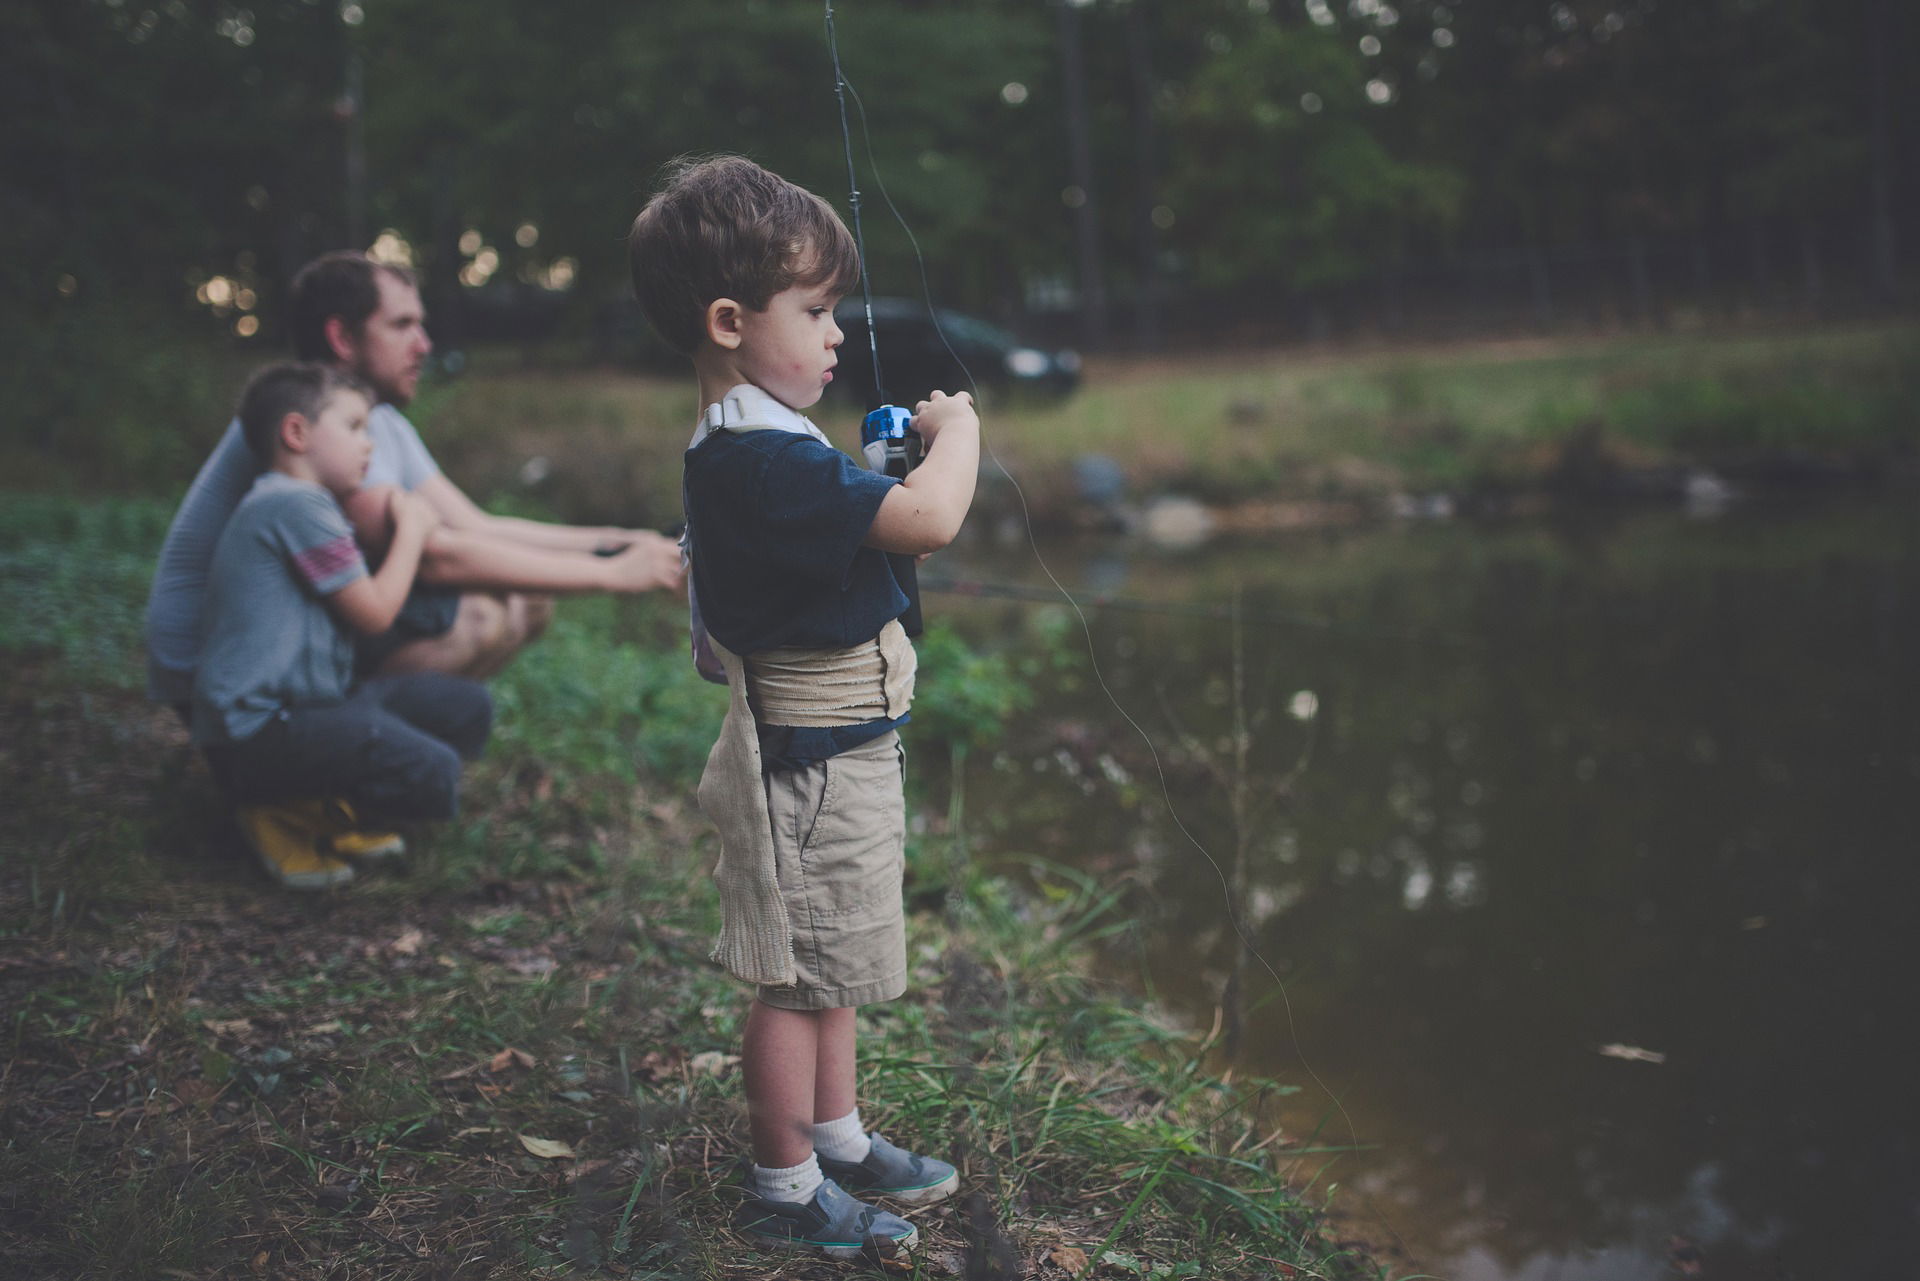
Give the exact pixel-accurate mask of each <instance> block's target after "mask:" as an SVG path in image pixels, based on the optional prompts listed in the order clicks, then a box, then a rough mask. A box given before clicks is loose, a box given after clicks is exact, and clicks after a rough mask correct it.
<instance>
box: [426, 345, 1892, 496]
mask: <svg viewBox="0 0 1920 1281" xmlns="http://www.w3.org/2000/svg"><path fill="white" fill-rule="evenodd" d="M1916 401H1920V328H1916V327H1914V326H1912V325H1886V326H1880V327H1875V328H1866V329H1854V330H1846V331H1808V332H1792V333H1747V334H1727V335H1712V334H1685V335H1660V336H1643V335H1635V336H1625V337H1611V338H1583V339H1552V340H1547V339H1542V340H1529V341H1517V342H1501V343H1471V344H1460V345H1457V346H1444V347H1430V348H1422V349H1411V350H1409V349H1379V350H1361V351H1347V350H1313V349H1295V350H1269V351H1237V352H1232V353H1225V354H1222V355H1220V356H1218V357H1214V358H1207V359H1199V358H1166V359H1159V358H1132V357H1106V358H1097V359H1094V360H1092V361H1090V362H1089V365H1088V369H1087V373H1086V379H1085V385H1084V387H1083V388H1082V390H1081V391H1080V392H1078V393H1077V394H1076V395H1074V396H1073V397H1072V398H1070V399H1068V400H1066V401H1064V402H1061V403H1058V404H1033V403H1025V402H1021V401H1017V400H1016V401H1013V402H1011V403H1007V404H1002V405H989V407H988V414H987V425H988V444H989V446H990V447H991V448H992V450H993V452H994V453H995V454H996V455H997V457H998V458H999V459H1000V460H1001V461H1002V462H1003V463H1004V464H1005V465H1006V467H1007V468H1008V470H1009V471H1011V472H1012V474H1013V475H1014V476H1015V478H1017V479H1018V480H1019V481H1020V483H1021V484H1022V486H1023V487H1024V488H1025V489H1026V490H1027V491H1028V497H1029V499H1030V501H1031V502H1032V503H1033V505H1034V507H1035V509H1036V511H1037V513H1038V515H1039V516H1040V517H1041V518H1042V519H1063V518H1066V517H1067V516H1069V515H1070V514H1071V510H1072V508H1073V507H1074V492H1075V486H1074V480H1073V463H1074V460H1075V459H1076V458H1079V457H1081V456H1082V455H1086V454H1100V455H1105V456H1107V457H1110V458H1112V459H1113V460H1114V461H1115V462H1117V463H1118V464H1119V466H1120V468H1121V470H1122V471H1123V472H1124V473H1125V475H1126V477H1127V481H1128V486H1129V489H1130V491H1131V493H1132V494H1133V496H1134V497H1135V498H1144V497H1147V496H1151V495H1153V494H1156V493H1180V494H1184V495H1188V496H1191V497H1195V498H1198V499H1201V500H1202V501H1205V502H1210V503H1214V504H1219V505H1232V504H1241V503H1247V502H1254V501H1273V500H1279V501H1293V502H1316V501H1317V502H1338V503H1350V504H1358V505H1359V506H1360V507H1361V508H1363V509H1366V510H1377V509H1380V508H1381V507H1383V506H1384V505H1385V504H1386V503H1387V502H1388V500H1390V499H1391V498H1392V497H1393V496H1394V495H1403V494H1423V493H1434V492H1445V493H1449V494H1454V495H1462V496H1474V495H1496V494H1504V495H1511V494H1524V493H1540V492H1547V491H1557V492H1560V493H1562V494H1564V495H1566V496H1569V497H1575V498H1578V497H1583V496H1584V497H1599V498H1604V497H1610V496H1613V494H1612V492H1611V489H1612V488H1616V487H1617V488H1621V489H1624V490H1626V491H1628V492H1632V491H1633V490H1634V488H1635V487H1634V485H1633V483H1632V478H1633V477H1636V476H1649V475H1661V474H1665V473H1681V472H1684V471H1686V470H1688V469H1694V468H1704V469H1708V470H1712V471H1715V472H1717V473H1721V474H1724V475H1726V476H1727V477H1729V478H1730V479H1732V480H1734V481H1736V482H1744V483H1750V484H1755V485H1763V484H1772V483H1783V484H1793V483H1798V482H1804V481H1808V480H1819V479H1827V478H1835V477H1855V478H1872V477H1875V476H1879V475H1884V474H1886V473H1887V472H1889V471H1891V470H1896V469H1901V468H1909V467H1911V465H1912V461H1913V459H1914V456H1915V451H1914V440H1915V421H1914V416H1913V410H1912V406H1913V405H1914V404H1915V403H1916ZM692 414H693V402H692V392H691V389H690V388H689V387H688V386H686V385H685V380H659V379H648V378H634V377H625V376H610V375H577V376H568V377H559V376H549V375H536V374H528V373H525V372H520V371H514V372H506V371H499V372H488V371H486V370H484V369H482V370H481V371H480V372H478V373H476V374H475V375H473V376H472V377H470V378H469V379H467V380H465V381H464V382H462V383H459V384H455V385H452V386H449V387H447V388H445V389H443V391H442V392H441V393H440V395H439V397H438V398H437V399H436V400H435V401H434V402H433V403H432V404H431V405H429V406H428V407H427V413H426V415H425V417H426V419H427V422H428V428H427V430H428V433H429V437H430V439H431V441H432V443H433V445H434V447H435V449H436V450H438V451H440V452H442V453H443V454H444V455H446V456H447V457H449V458H451V459H456V460H458V461H457V462H456V463H450V464H449V466H450V469H451V470H453V471H454V472H455V473H456V474H459V475H461V476H463V477H471V478H473V483H474V484H475V485H476V486H477V487H478V488H479V489H480V490H481V492H491V493H495V494H499V495H501V496H503V497H506V498H508V499H509V500H518V501H527V502H533V503H538V504H545V505H548V506H552V507H555V508H558V509H560V510H564V511H566V512H568V513H569V514H570V515H577V516H579V517H582V518H588V517H591V518H594V519H611V518H614V517H622V518H626V519H646V518H655V519H664V518H665V517H663V516H662V515H661V514H662V513H673V512H677V510H678V495H677V492H676V490H675V488H674V486H675V485H676V484H677V475H678V471H677V466H676V461H675V460H676V457H677V454H678V452H679V450H680V449H682V448H684V445H685V438H686V431H687V428H686V424H687V422H688V421H689V420H690V419H691V416H692ZM815 417H816V418H818V419H820V420H821V421H822V422H825V423H827V424H829V425H837V426H842V427H843V426H847V425H849V424H851V422H852V418H853V410H852V409H851V408H850V407H848V406H846V405H843V404H836V403H835V402H834V401H832V400H829V401H828V402H826V404H825V405H824V406H823V407H822V409H820V410H819V411H816V413H815ZM836 429H837V427H836ZM536 459H537V460H539V461H537V462H534V463H532V465H531V466H529V461H530V460H536ZM997 479H998V478H997V472H996V469H995V468H993V466H992V464H991V463H989V464H988V480H989V486H988V489H987V491H986V495H985V496H986V498H987V501H989V502H992V501H994V500H995V498H996V496H998V497H999V498H1000V500H1001V501H1005V497H1004V494H1003V493H1000V494H998V495H997V491H996V485H995V483H996V482H997ZM1002 488H1004V487H1002Z"/></svg>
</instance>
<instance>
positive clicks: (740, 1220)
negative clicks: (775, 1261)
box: [733, 1179, 920, 1259]
mask: <svg viewBox="0 0 1920 1281" xmlns="http://www.w3.org/2000/svg"><path fill="white" fill-rule="evenodd" d="M733 1226H734V1229H735V1230H736V1231H738V1232H739V1233H740V1234H741V1235H743V1236H745V1237H746V1238H747V1239H748V1240H749V1241H752V1242H753V1243H754V1244H756V1245H763V1246H768V1247H770V1248H772V1249H775V1250H808V1251H815V1250H817V1251H819V1252H820V1253H821V1254H824V1255H826V1256H827V1257H828V1258H829V1259H857V1258H859V1257H860V1256H861V1255H862V1254H870V1255H877V1256H878V1257H880V1258H883V1259H890V1258H893V1257H894V1256H895V1255H897V1254H899V1253H900V1252H901V1251H904V1250H911V1249H912V1248H913V1247H914V1246H915V1245H916V1244H917V1243H918V1242H919V1240H920V1233H919V1231H918V1229H916V1228H915V1227H914V1226H913V1225H912V1224H911V1223H908V1222H907V1221H906V1220H905V1219H903V1218H901V1217H900V1216H899V1215H896V1214H888V1213H887V1212H886V1211H885V1210H882V1209H879V1208H878V1207H876V1206H871V1205H868V1204H867V1203H866V1202H865V1201H856V1200H854V1199H853V1198H852V1197H850V1196H848V1195H847V1194H846V1193H845V1192H843V1191H841V1189H840V1185H839V1184H837V1183H835V1182H834V1181H833V1180H832V1179H828V1180H827V1181H826V1182H824V1183H822V1184H821V1185H820V1190H819V1191H818V1192H815V1193H814V1194H813V1200H811V1201H769V1200H767V1199H766V1198H764V1197H754V1198H753V1199H752V1200H750V1201H748V1202H747V1203H746V1204H745V1205H743V1206H741V1207H740V1209H739V1211H738V1212H737V1213H736V1214H735V1215H734V1216H733Z"/></svg>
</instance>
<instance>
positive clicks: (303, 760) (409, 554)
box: [191, 362, 493, 889]
mask: <svg viewBox="0 0 1920 1281" xmlns="http://www.w3.org/2000/svg"><path fill="white" fill-rule="evenodd" d="M372 406H373V398H372V395H371V393H370V392H369V391H368V389H367V388H366V387H365V386H364V385H363V384H362V383H361V382H360V381H359V379H358V378H356V377H355V376H354V375H352V374H350V373H347V372H345V371H343V370H341V369H339V368H336V367H334V366H329V365H322V364H301V363H296V362H288V363H285V364H277V365H270V366H268V367H267V368H265V369H263V370H261V371H260V372H259V373H257V374H256V375H254V377H253V379H252V381H250V382H249V383H248V384H247V389H246V392H245V394H244V395H243V396H242V397H241V401H240V425H241V430H242V432H243V433H244V434H245V437H246V441H247V444H248V446H249V447H250V448H251V449H252V451H253V453H254V455H255V456H256V457H257V458H258V459H259V460H260V461H261V463H262V465H263V466H264V467H265V468H266V470H265V471H263V472H262V473H261V475H260V478H259V479H258V480H256V481H255V482H254V484H253V488H252V489H251V490H249V491H248V493H247V496H246V497H245V498H244V499H243V500H242V501H241V503H240V506H239V507H238V508H236V509H235V511H234V514H233V517H232V519H230V520H229V521H228V522H227V525H226V528H225V529H224V530H223V531H222V533H221V535H220V540H219V542H218V544H217V545H216V547H215V549H214V554H213V562H212V566H211V568H210V569H209V571H208V578H207V595H206V605H205V608H204V610H203V612H202V615H201V653H202V655H203V657H202V660H201V663H200V667H199V670H198V672H197V673H196V675H195V677H194V684H193V704H192V713H191V723H192V732H193V741H194V742H195V743H196V744H198V745H199V746H200V747H201V748H202V749H203V751H204V752H205V754H206V757H207V762H208V764H209V765H210V766H212V768H213V773H214V776H215V777H216V778H217V779H218V780H219V781H220V783H221V785H222V786H223V787H224V788H225V789H226V790H227V791H228V793H229V794H231V795H232V796H233V798H234V799H235V800H236V801H238V802H239V803H240V806H241V809H240V813H239V821H240V827H241V831H242V833H243V834H244V835H245V836H246V837H247V839H248V842H249V844H251V845H252V846H253V848H254V850H255V852H256V853H257V854H258V855H259V856H260V859H261V862H262V864H263V865H264V866H265V867H266V869H267V871H268V873H269V874H270V875H272V876H274V877H275V878H276V879H277V880H279V881H280V882H281V883H282V884H283V885H287V886H290V887H292V888H295V889H321V888H325V887H327V886H332V885H338V884H340V883H342V882H344V881H347V880H350V879H352V877H353V867H352V866H351V864H350V863H349V862H348V861H347V859H346V858H344V857H342V851H343V849H344V848H346V847H345V846H342V847H341V848H336V847H335V846H333V845H332V844H331V843H326V844H321V843H316V841H315V839H314V835H313V834H314V833H315V832H316V831H320V832H323V833H324V832H328V831H332V832H337V833H340V834H343V835H345V834H349V833H351V832H353V831H354V829H355V828H356V827H358V826H360V825H361V820H362V816H365V817H367V818H372V819H376V820H388V821H394V820H399V821H405V820H417V819H438V818H448V817H451V816H452V815H453V813H454V812H455V809H456V805H457V801H458V796H459V788H460V762H461V758H462V757H468V758H470V757H473V756H477V755H478V754H479V752H480V749H481V748H482V747H483V746H485V744H486V741H487V732H488V729H489V728H490V726H491V724H492V719H493V705H492V702H491V700H489V698H488V697H487V692H486V690H485V689H483V688H482V687H480V686H479V685H477V684H474V683H473V682H472V681H467V680H461V679H458V678H456V677H451V676H442V675H438V674H434V673H418V674H413V675H407V676H397V677H383V678H378V679H374V680H369V681H367V682H366V683H364V684H362V685H359V686H357V687H356V686H355V685H354V684H353V663H354V637H355V635H356V634H359V635H364V636H373V635H379V634H380V633H382V632H384V631H386V630H387V628H389V627H390V626H392V624H393V620H394V616H395V615H396V614H398V613H399V612H400V607H401V606H402V605H403V604H404V603H405V602H406V599H407V592H408V590H409V589H410V588H411V587H412V585H413V576H414V571H415V569H416V568H417V567H418V565H419V563H420V549H421V547H422V545H423V544H424V542H425V540H426V536H427V533H428V531H429V530H430V529H431V528H432V527H433V525H434V523H435V518H434V516H433V510H432V508H430V507H428V506H427V505H426V503H425V502H424V501H423V500H422V499H420V498H417V497H415V496H414V495H413V494H410V493H407V492H405V491H404V490H400V489H397V488H396V489H395V490H394V491H393V496H392V500H391V506H390V508H389V521H390V525H391V539H390V542H389V546H388V548H387V552H386V556H385V559H384V560H383V561H382V562H381V565H380V568H379V569H378V570H377V571H374V572H372V573H369V572H368V569H367V564H366V561H365V560H364V559H362V557H361V554H360V549H359V547H358V545H356V544H355V542H354V538H353V530H352V528H351V526H349V525H348V523H347V518H346V515H345V513H344V512H343V511H342V510H341V507H340V503H341V501H342V500H344V499H346V498H347V497H349V496H350V495H352V494H353V493H354V492H355V491H357V490H358V489H359V488H360V485H361V482H362V481H363V480H364V479H365V478H366V474H367V464H368V461H369V459H370V458H371V457H372V452H373V442H372V439H371V438H370V437H369V436H368V435H367V414H368V412H369V411H370V410H371V409H372ZM320 797H329V798H344V800H343V801H342V800H330V801H326V802H323V801H321V800H319V799H317V798H320ZM288 802H295V804H293V805H288V804H287V803H288ZM306 810H311V811H312V813H311V814H308V813H305V811H306ZM356 810H357V811H359V813H358V814H356V813H355V811H356ZM289 816H291V818H289ZM358 848H360V849H362V850H363V851H365V852H372V851H371V850H367V849H366V847H365V846H361V847H358Z"/></svg>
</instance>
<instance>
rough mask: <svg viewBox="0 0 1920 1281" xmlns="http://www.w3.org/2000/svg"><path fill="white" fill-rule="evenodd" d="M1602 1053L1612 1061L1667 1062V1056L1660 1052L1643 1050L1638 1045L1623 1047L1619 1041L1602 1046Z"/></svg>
mask: <svg viewBox="0 0 1920 1281" xmlns="http://www.w3.org/2000/svg"><path fill="white" fill-rule="evenodd" d="M1600 1053H1602V1054H1604V1055H1606V1056H1607V1057H1608V1058H1610V1059H1624V1060H1626V1061H1627V1062H1628V1063H1665V1062H1666V1061H1667V1056H1666V1055H1665V1054H1663V1053H1661V1052H1660V1051H1659V1050H1643V1049H1641V1048H1640V1047H1639V1046H1637V1045H1622V1044H1620V1043H1619V1042H1618V1041H1615V1042H1614V1043H1613V1044H1611V1045H1603V1046H1601V1047H1600Z"/></svg>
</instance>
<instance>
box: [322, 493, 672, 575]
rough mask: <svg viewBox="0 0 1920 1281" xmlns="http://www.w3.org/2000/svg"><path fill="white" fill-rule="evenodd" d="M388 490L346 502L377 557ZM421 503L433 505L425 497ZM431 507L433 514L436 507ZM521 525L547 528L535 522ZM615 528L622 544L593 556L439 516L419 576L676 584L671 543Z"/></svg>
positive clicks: (361, 537)
mask: <svg viewBox="0 0 1920 1281" xmlns="http://www.w3.org/2000/svg"><path fill="white" fill-rule="evenodd" d="M426 488H427V485H426V484H422V485H421V487H420V489H417V490H414V491H413V493H414V495H415V496H416V497H418V496H420V495H421V493H422V491H424V490H425V489H426ZM448 488H452V485H451V484H449V485H448ZM389 492H390V490H389V488H388V487H386V486H380V487H376V488H373V489H363V490H361V491H360V492H359V493H357V494H355V495H353V496H352V497H351V498H349V499H348V500H347V502H346V504H345V506H346V509H347V516H348V518H349V519H350V520H351V521H352V522H353V528H354V536H355V538H356V539H357V540H358V541H359V543H360V545H361V546H362V547H364V548H366V549H367V551H368V553H369V554H370V555H373V556H376V557H377V556H378V555H379V554H380V552H381V549H382V548H384V547H385V546H386V541H387V537H388V533H389V530H388V520H387V495H388V493H389ZM454 492H456V493H458V492H459V491H458V490H455V491H454ZM424 501H426V502H427V503H428V505H429V506H430V507H431V506H432V504H431V499H426V500H424ZM463 501H464V498H463ZM432 510H434V511H435V513H436V514H437V513H438V512H439V509H438V508H437V507H434V508H432ZM484 514H485V513H482V515H484ZM526 523H527V524H529V525H533V526H534V527H535V528H546V527H545V526H541V525H539V523H538V522H535V521H528V522H526ZM615 532H619V533H622V534H624V537H623V538H622V539H621V541H622V542H625V543H628V544H629V546H627V547H626V548H625V550H623V551H620V552H618V553H617V554H615V555H612V556H595V555H592V554H590V553H589V552H588V551H586V550H582V549H571V550H569V549H560V548H553V547H542V546H536V545H532V544H529V543H528V542H526V541H525V540H523V539H519V538H513V537H503V536H502V535H499V534H496V533H494V532H493V531H492V530H491V528H489V527H487V526H485V525H482V526H480V527H477V528H460V527H458V526H450V525H448V524H447V523H446V522H445V521H444V520H443V521H442V522H441V523H440V524H439V525H438V526H436V527H435V528H434V529H432V530H431V531H430V532H429V533H428V535H427V542H426V547H425V550H424V551H423V552H422V554H421V558H420V579H421V581H422V582H427V583H432V584H434V585H436V586H440V587H466V588H473V589H475V590H480V591H502V592H539V593H542V594H546V593H553V592H645V591H652V590H654V589H655V588H660V587H665V588H670V589H672V590H674V591H679V590H681V586H682V584H683V582H684V581H685V575H684V573H683V571H682V569H681V566H680V545H679V544H678V543H676V542H674V541H673V540H672V539H670V538H667V537H665V536H663V535H660V534H656V533H653V532H651V531H649V530H636V531H632V532H627V531H615Z"/></svg>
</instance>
